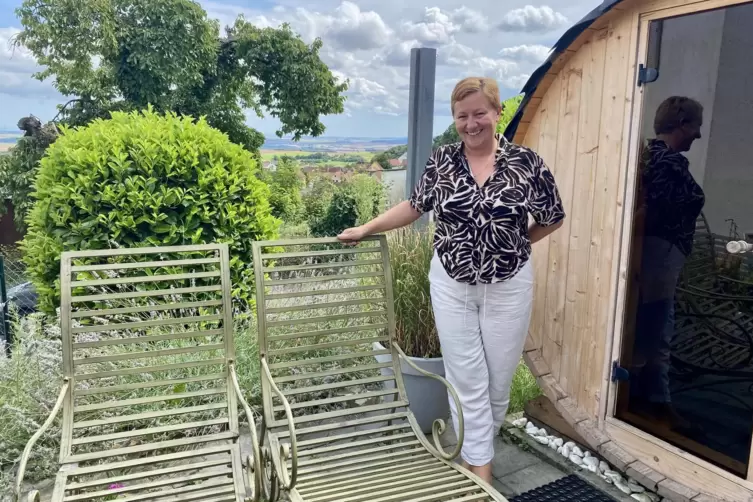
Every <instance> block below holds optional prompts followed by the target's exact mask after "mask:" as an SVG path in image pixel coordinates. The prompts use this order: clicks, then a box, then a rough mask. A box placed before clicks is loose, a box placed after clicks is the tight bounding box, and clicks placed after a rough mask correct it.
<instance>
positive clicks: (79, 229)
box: [23, 108, 279, 312]
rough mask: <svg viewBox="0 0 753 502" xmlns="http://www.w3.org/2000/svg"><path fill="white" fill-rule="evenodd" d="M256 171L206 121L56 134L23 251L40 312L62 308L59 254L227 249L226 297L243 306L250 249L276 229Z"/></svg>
mask: <svg viewBox="0 0 753 502" xmlns="http://www.w3.org/2000/svg"><path fill="white" fill-rule="evenodd" d="M256 169H257V165H256V162H255V160H254V157H253V156H252V154H251V153H249V152H248V151H247V150H244V149H243V148H242V147H241V146H239V145H236V144H234V143H231V142H230V140H229V139H228V138H227V136H226V135H224V134H223V133H221V132H219V131H217V130H215V129H212V128H211V127H210V126H209V125H208V124H207V123H206V122H205V121H204V120H203V119H202V120H199V121H198V122H196V121H194V120H193V119H191V118H188V117H178V116H176V115H174V114H171V113H168V114H167V115H164V116H162V115H158V114H157V113H155V112H154V111H153V110H151V108H150V109H148V110H146V111H144V112H141V113H138V112H132V113H122V112H118V113H114V114H113V116H112V119H111V120H101V119H98V120H95V121H94V122H92V123H91V124H90V125H89V126H87V127H85V128H80V129H75V130H74V129H63V133H62V136H61V137H60V138H59V139H58V140H57V141H56V142H55V143H54V144H53V145H52V146H51V147H50V148H49V149H48V151H47V155H46V156H45V157H44V158H43V159H42V161H41V164H40V168H39V174H38V177H37V181H36V192H35V193H34V194H33V195H34V197H35V198H36V201H35V203H34V207H33V209H32V211H31V214H30V216H29V221H28V223H29V232H28V234H27V236H26V238H25V240H24V242H23V247H24V249H25V252H26V256H25V260H26V263H27V265H28V267H29V272H30V274H31V276H32V278H33V280H34V282H35V285H36V287H37V289H38V292H39V295H40V306H41V308H42V309H44V310H46V311H48V312H50V311H53V310H54V309H55V307H56V306H57V305H58V303H59V291H60V283H59V264H60V253H61V252H63V251H66V250H84V249H107V248H115V247H140V246H172V245H183V244H201V243H212V242H226V243H228V244H229V245H230V248H231V274H232V283H233V288H234V290H233V294H234V296H236V297H238V298H241V299H249V298H250V296H251V290H252V288H253V286H252V285H253V280H252V270H251V268H250V264H251V243H252V242H253V241H254V240H257V239H266V238H273V237H274V236H275V235H276V232H277V229H278V228H279V220H277V219H276V218H274V217H273V216H272V215H271V213H270V206H269V202H268V198H269V188H268V187H267V186H266V185H265V184H264V183H263V182H262V181H260V180H259V179H258V178H257V176H256Z"/></svg>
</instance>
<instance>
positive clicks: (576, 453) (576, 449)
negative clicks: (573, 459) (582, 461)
mask: <svg viewBox="0 0 753 502" xmlns="http://www.w3.org/2000/svg"><path fill="white" fill-rule="evenodd" d="M573 455H578V456H579V457H582V456H583V450H581V449H580V448H578V447H577V446H575V447H574V448H573Z"/></svg>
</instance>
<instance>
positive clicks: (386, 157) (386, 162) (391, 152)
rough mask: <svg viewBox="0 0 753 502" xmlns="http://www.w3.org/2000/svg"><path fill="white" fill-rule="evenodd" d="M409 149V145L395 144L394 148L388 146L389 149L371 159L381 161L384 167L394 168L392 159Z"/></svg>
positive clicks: (380, 163)
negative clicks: (391, 163) (391, 162)
mask: <svg viewBox="0 0 753 502" xmlns="http://www.w3.org/2000/svg"><path fill="white" fill-rule="evenodd" d="M407 151H408V145H397V146H393V147H392V148H388V149H387V150H385V151H383V152H380V153H378V154H376V155H374V157H372V159H371V161H372V162H377V163H379V165H380V166H382V169H392V166H391V165H390V160H392V159H396V158H398V157H400V156H401V155H402V154H404V153H405V152H407Z"/></svg>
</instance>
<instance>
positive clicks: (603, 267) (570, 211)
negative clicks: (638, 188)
mask: <svg viewBox="0 0 753 502" xmlns="http://www.w3.org/2000/svg"><path fill="white" fill-rule="evenodd" d="M610 18H611V19H604V20H600V21H601V23H600V24H601V26H598V25H597V26H596V27H595V28H593V27H592V29H590V30H588V31H587V32H586V33H584V34H583V39H582V41H581V45H580V47H578V48H577V49H573V50H570V51H568V53H566V55H565V56H566V58H563V59H566V61H562V62H561V63H560V64H559V65H555V67H554V68H553V70H552V71H550V73H549V75H547V77H546V78H545V82H546V83H548V84H549V86H548V88H547V89H542V88H541V87H542V86H540V87H539V89H537V94H540V96H537V95H534V96H533V98H532V100H531V102H532V104H531V105H529V107H528V109H527V110H526V114H525V115H524V117H523V120H522V121H521V126H520V128H519V129H518V132H517V134H516V137H515V140H516V141H518V142H521V143H523V144H525V145H527V146H529V147H531V148H533V149H534V150H535V151H537V152H538V153H539V155H541V156H542V157H543V159H544V161H545V162H546V163H547V165H548V166H549V167H550V168H551V169H552V171H553V172H554V176H555V179H556V181H557V185H558V187H559V190H560V195H561V196H562V199H563V202H564V204H565V208H566V211H567V218H566V221H565V224H564V226H563V227H562V228H561V229H559V230H558V231H557V232H555V233H554V234H552V236H551V237H550V238H549V239H548V240H547V241H542V242H540V243H537V244H536V245H535V246H534V258H533V260H534V265H535V270H536V289H535V304H534V313H533V320H532V323H531V328H530V331H529V336H528V340H527V343H526V353H525V357H526V360H527V362H528V365H529V367H531V369H532V371H533V372H534V374H535V375H536V376H537V377H538V379H539V382H540V384H541V386H542V388H543V390H544V392H545V393H546V394H547V395H548V396H549V398H550V399H551V400H552V402H554V403H555V404H558V408H562V409H561V410H560V411H564V413H563V414H565V413H570V414H573V413H578V414H580V415H582V414H583V413H585V414H586V415H587V416H588V417H589V418H596V417H597V416H598V413H599V402H600V400H601V398H602V396H601V393H602V381H603V378H602V375H603V371H604V367H605V354H606V349H607V347H606V344H607V341H608V339H610V332H611V322H612V319H611V316H610V312H611V311H612V308H611V307H612V303H611V302H612V299H611V298H612V296H613V293H612V287H613V283H614V280H613V279H614V277H613V274H614V266H615V260H616V259H617V256H618V251H619V243H618V240H619V239H617V238H616V237H617V234H618V232H619V231H620V228H619V227H620V219H621V214H622V213H621V209H622V206H623V201H622V198H623V193H622V192H623V189H622V187H623V185H622V183H621V180H622V179H624V177H625V172H624V166H623V165H622V164H624V162H623V155H622V153H623V152H622V148H623V129H624V126H625V118H626V114H628V112H629V106H626V105H627V104H629V100H630V96H629V94H628V93H630V95H631V94H632V89H629V88H628V87H629V86H628V81H629V80H630V79H629V77H628V71H629V70H630V68H629V66H630V65H631V64H632V61H630V58H629V54H630V46H631V44H630V37H631V30H632V21H633V20H632V16H629V15H624V14H622V12H615V13H613V14H612V15H611V16H610ZM571 49H572V48H571ZM535 105H537V106H535ZM563 400H564V401H563ZM560 401H561V402H560Z"/></svg>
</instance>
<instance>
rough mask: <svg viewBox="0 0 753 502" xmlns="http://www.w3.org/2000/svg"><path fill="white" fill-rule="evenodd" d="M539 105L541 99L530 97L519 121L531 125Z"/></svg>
mask: <svg viewBox="0 0 753 502" xmlns="http://www.w3.org/2000/svg"><path fill="white" fill-rule="evenodd" d="M540 104H541V98H537V97H535V96H534V97H531V99H530V100H528V105H527V106H526V109H525V111H524V112H523V116H522V117H521V118H520V121H521V122H530V123H532V122H533V118H534V117H535V116H536V112H537V110H538V108H539V105H540ZM529 131H530V126H529ZM529 134H530V133H529ZM526 146H529V145H528V144H526ZM531 148H534V147H531Z"/></svg>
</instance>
